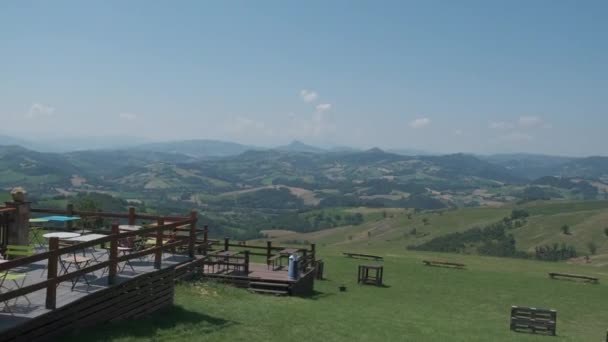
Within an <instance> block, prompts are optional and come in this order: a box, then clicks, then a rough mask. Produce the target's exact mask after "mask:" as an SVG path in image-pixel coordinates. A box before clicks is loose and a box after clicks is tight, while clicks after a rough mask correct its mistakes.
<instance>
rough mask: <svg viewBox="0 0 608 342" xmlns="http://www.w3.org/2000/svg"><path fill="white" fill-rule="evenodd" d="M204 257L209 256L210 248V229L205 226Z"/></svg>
mask: <svg viewBox="0 0 608 342" xmlns="http://www.w3.org/2000/svg"><path fill="white" fill-rule="evenodd" d="M203 241H204V242H203V255H207V249H208V248H209V245H208V244H209V227H208V226H207V225H205V228H204V230H203Z"/></svg>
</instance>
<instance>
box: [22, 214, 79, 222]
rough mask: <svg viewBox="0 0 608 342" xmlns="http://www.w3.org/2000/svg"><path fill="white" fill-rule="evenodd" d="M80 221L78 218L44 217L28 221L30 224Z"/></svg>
mask: <svg viewBox="0 0 608 342" xmlns="http://www.w3.org/2000/svg"><path fill="white" fill-rule="evenodd" d="M76 220H80V217H78V216H59V215H56V216H45V217H38V218H35V219H32V220H30V222H68V221H76Z"/></svg>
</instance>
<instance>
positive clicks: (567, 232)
mask: <svg viewBox="0 0 608 342" xmlns="http://www.w3.org/2000/svg"><path fill="white" fill-rule="evenodd" d="M562 233H564V234H565V235H570V226H568V225H567V224H565V225H563V226H562Z"/></svg>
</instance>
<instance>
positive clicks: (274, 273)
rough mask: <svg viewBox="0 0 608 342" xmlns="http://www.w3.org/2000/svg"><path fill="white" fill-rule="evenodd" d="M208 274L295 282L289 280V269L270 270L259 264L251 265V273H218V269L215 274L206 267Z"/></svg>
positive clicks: (224, 271) (229, 271) (223, 271)
mask: <svg viewBox="0 0 608 342" xmlns="http://www.w3.org/2000/svg"><path fill="white" fill-rule="evenodd" d="M205 273H206V274H219V275H233V276H239V277H249V278H260V280H271V281H284V282H291V283H293V282H295V281H293V280H290V279H289V275H288V272H287V268H286V267H284V268H281V269H275V270H272V268H270V269H269V268H268V266H266V264H258V263H249V273H245V272H243V271H234V270H232V269H231V270H228V271H226V270H222V271H218V270H217V267H216V269H215V272H213V271H212V269H211V268H210V267H208V266H205Z"/></svg>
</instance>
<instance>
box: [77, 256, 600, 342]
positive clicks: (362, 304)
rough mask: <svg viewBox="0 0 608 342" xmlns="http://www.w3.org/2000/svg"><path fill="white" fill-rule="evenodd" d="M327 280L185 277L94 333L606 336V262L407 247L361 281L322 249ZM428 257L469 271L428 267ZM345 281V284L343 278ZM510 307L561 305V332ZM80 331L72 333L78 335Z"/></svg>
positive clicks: (150, 337) (135, 337)
mask: <svg viewBox="0 0 608 342" xmlns="http://www.w3.org/2000/svg"><path fill="white" fill-rule="evenodd" d="M322 254H323V258H324V260H325V263H326V277H327V278H328V279H327V280H324V281H319V282H317V283H316V284H315V289H316V291H317V294H316V295H315V296H313V297H311V298H288V297H272V296H263V295H254V294H250V293H249V292H247V291H245V290H240V289H236V288H232V287H229V286H223V285H214V284H198V283H194V284H189V283H184V284H182V285H180V286H179V287H178V289H177V292H176V300H175V301H176V303H175V306H174V307H173V308H171V309H170V310H168V311H165V312H161V313H158V314H156V315H154V316H152V317H150V318H148V319H145V320H141V321H137V322H136V323H133V322H124V323H120V324H116V325H110V326H103V327H100V328H97V329H94V330H93V331H87V332H86V333H85V334H86V336H87V340H88V341H121V342H127V341H201V340H208V341H285V340H287V341H288V340H294V341H299V340H307V341H363V340H367V341H514V340H517V341H544V340H547V339H551V340H556V341H600V340H601V339H602V336H604V334H605V332H606V328H607V324H608V323H607V322H608V310H606V308H605V305H606V300H605V298H606V295H608V289H607V288H606V285H604V284H603V282H605V281H608V270H606V269H599V268H597V267H592V266H573V265H567V264H563V263H547V262H536V261H525V260H513V259H498V258H484V257H475V256H454V255H437V254H433V253H403V254H400V255H389V256H387V258H386V260H385V262H384V265H385V283H386V287H384V288H378V287H373V286H360V285H357V284H356V272H357V265H358V264H359V263H360V262H361V261H360V260H359V261H358V260H355V259H348V258H344V257H341V256H340V255H338V253H337V251H322ZM424 258H440V259H451V260H457V261H460V262H463V263H465V264H466V265H467V269H466V270H452V269H443V268H436V267H426V266H423V265H422V263H421V260H422V259H424ZM548 271H559V272H576V273H584V274H592V275H596V276H598V277H600V279H601V280H600V285H590V284H586V283H578V282H573V281H559V280H550V279H549V278H548V277H547V272H548ZM342 284H344V285H346V286H347V292H344V293H341V292H339V291H338V286H340V285H342ZM511 305H522V306H536V307H544V308H553V309H556V310H557V311H558V336H557V337H556V338H551V337H543V336H534V335H529V334H523V333H513V332H510V331H509V328H508V317H509V308H510V306H511ZM81 338H82V336H77V335H76V336H73V337H72V339H71V340H72V341H79V340H81Z"/></svg>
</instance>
